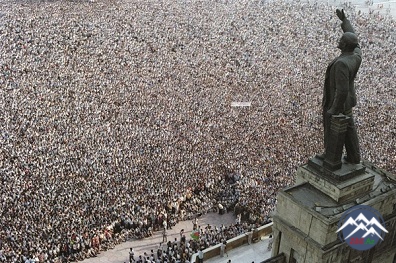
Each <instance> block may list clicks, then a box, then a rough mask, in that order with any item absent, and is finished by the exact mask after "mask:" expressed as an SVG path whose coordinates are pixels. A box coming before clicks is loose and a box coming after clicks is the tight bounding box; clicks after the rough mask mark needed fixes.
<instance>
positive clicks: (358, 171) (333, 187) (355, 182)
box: [296, 157, 374, 202]
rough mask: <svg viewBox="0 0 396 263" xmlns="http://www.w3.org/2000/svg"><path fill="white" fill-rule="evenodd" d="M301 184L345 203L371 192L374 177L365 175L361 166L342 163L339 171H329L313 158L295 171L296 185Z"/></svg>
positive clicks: (319, 160) (368, 174) (321, 161)
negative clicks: (304, 183) (308, 185)
mask: <svg viewBox="0 0 396 263" xmlns="http://www.w3.org/2000/svg"><path fill="white" fill-rule="evenodd" d="M303 182H308V183H310V184H311V185H312V186H314V187H315V188H317V189H320V191H322V192H323V193H324V194H326V195H327V196H329V197H330V198H332V199H333V200H335V201H336V202H345V201H348V200H350V199H353V198H356V197H357V196H360V195H363V194H365V193H368V192H369V191H371V190H372V188H373V185H374V175H373V174H370V173H366V172H365V167H364V166H363V165H362V164H349V163H343V164H342V167H341V169H339V170H336V171H329V170H327V169H326V168H324V167H323V160H321V159H319V158H317V157H314V158H312V159H310V160H309V162H308V165H304V166H301V167H299V168H298V170H297V176H296V183H297V184H299V183H303Z"/></svg>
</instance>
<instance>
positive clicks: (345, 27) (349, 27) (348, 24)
mask: <svg viewBox="0 0 396 263" xmlns="http://www.w3.org/2000/svg"><path fill="white" fill-rule="evenodd" d="M341 28H342V31H344V33H345V32H351V33H354V34H356V33H355V29H354V28H353V26H352V24H351V22H350V21H349V20H348V19H347V18H345V19H344V20H343V21H342V23H341ZM353 52H354V53H356V54H358V55H359V56H362V51H361V49H360V45H359V44H358V45H357V47H356V48H355V50H354V51H353Z"/></svg>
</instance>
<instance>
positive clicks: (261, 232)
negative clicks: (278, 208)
mask: <svg viewBox="0 0 396 263" xmlns="http://www.w3.org/2000/svg"><path fill="white" fill-rule="evenodd" d="M250 233H252V240H251V241H252V242H257V241H259V240H260V239H261V237H263V236H268V235H269V234H270V233H272V222H271V223H269V224H266V225H263V226H260V227H258V228H256V229H255V230H253V231H252V232H250ZM248 243H249V232H248V233H245V234H242V235H239V236H237V237H234V238H231V239H229V240H227V246H226V251H227V252H229V251H230V250H231V249H234V248H237V247H240V246H242V245H245V244H248ZM220 250H221V244H217V245H214V246H211V247H209V248H207V249H204V250H203V251H202V252H203V255H204V260H208V259H210V258H213V257H215V256H219V255H220ZM198 262H199V261H198V253H195V254H193V255H192V257H191V263H198Z"/></svg>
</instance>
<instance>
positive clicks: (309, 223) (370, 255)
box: [272, 158, 396, 263]
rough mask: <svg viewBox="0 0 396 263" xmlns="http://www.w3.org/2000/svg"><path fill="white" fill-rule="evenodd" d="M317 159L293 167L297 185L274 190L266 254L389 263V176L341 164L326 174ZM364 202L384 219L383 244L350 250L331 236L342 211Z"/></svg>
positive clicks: (394, 238)
mask: <svg viewBox="0 0 396 263" xmlns="http://www.w3.org/2000/svg"><path fill="white" fill-rule="evenodd" d="M323 166H324V165H323V161H321V160H319V159H317V158H313V159H312V160H310V162H309V163H308V164H306V165H303V166H301V167H299V168H298V171H297V176H296V177H297V184H296V185H294V186H292V187H289V188H286V189H284V190H282V191H280V192H279V194H278V200H277V206H276V211H275V213H274V215H273V223H274V224H273V233H274V243H273V250H272V256H273V257H274V256H276V255H279V254H281V253H283V254H284V255H285V262H296V263H303V262H305V263H322V262H323V263H344V262H378V263H392V262H393V258H394V256H395V252H396V233H395V232H396V231H395V229H396V198H395V196H396V187H395V184H394V181H392V180H390V178H392V176H393V175H390V174H389V173H386V172H385V171H382V170H380V169H378V168H376V167H374V166H373V165H371V164H368V163H366V162H363V163H361V164H359V165H349V164H346V163H342V167H341V169H340V170H337V171H333V172H332V173H333V174H332V175H330V176H328V175H326V172H325V171H327V169H325V167H323ZM357 204H364V205H368V206H371V207H373V208H374V209H376V210H378V211H379V212H380V213H381V214H382V216H383V217H384V219H385V224H386V229H387V230H388V231H389V233H388V234H386V236H385V238H384V241H383V242H382V243H380V244H377V245H376V246H375V247H374V248H372V249H370V250H367V251H363V252H362V251H357V250H353V249H352V248H350V247H349V246H348V245H347V244H345V242H341V240H340V239H339V238H338V236H337V233H336V231H337V228H338V222H339V220H340V218H341V216H342V214H343V212H345V211H346V210H348V209H349V208H351V207H353V206H355V205H357Z"/></svg>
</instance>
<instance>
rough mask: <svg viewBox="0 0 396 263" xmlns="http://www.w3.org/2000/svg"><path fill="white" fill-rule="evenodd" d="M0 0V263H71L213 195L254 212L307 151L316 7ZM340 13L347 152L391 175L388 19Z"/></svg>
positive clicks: (334, 28)
mask: <svg viewBox="0 0 396 263" xmlns="http://www.w3.org/2000/svg"><path fill="white" fill-rule="evenodd" d="M0 3H1V7H0V180H1V185H2V187H0V207H1V211H0V262H29V261H28V260H30V259H31V262H34V260H36V261H40V262H44V261H45V262H55V261H61V260H62V261H65V262H66V261H72V260H80V259H82V258H85V257H89V256H94V255H96V254H97V253H99V252H100V251H101V250H103V249H108V248H111V247H113V246H114V245H115V244H117V243H119V242H122V241H123V240H125V239H126V238H128V237H134V238H144V237H146V236H149V235H151V233H152V232H153V231H157V230H159V229H160V228H161V227H163V225H164V222H166V223H165V224H166V225H170V226H171V225H172V224H175V223H176V222H178V221H179V220H186V219H191V218H193V217H194V216H195V215H196V214H200V213H206V212H209V211H213V210H216V209H217V208H218V205H219V204H221V205H223V206H224V207H225V208H226V209H228V210H232V209H235V210H238V213H241V214H242V218H243V220H244V221H247V222H249V223H256V224H262V223H264V222H266V221H267V220H268V218H269V216H270V212H271V211H272V210H273V209H274V207H275V203H276V193H277V191H278V190H279V189H280V188H282V187H284V186H287V185H291V184H292V183H293V181H294V173H295V171H296V168H297V167H298V166H299V165H301V164H303V163H305V162H306V161H307V160H308V158H310V157H311V156H313V155H314V154H316V153H319V152H321V151H322V150H323V148H322V124H321V112H320V110H321V106H320V103H321V97H322V91H323V90H322V89H323V81H324V70H325V68H326V66H327V63H329V62H330V61H331V60H332V59H333V58H334V57H335V56H337V55H338V53H339V51H338V50H337V49H336V46H337V40H338V39H339V37H340V36H341V29H340V22H339V21H338V19H337V18H336V16H335V15H334V9H335V8H334V7H331V6H329V5H328V4H327V3H316V2H311V3H310V4H309V3H303V2H299V1H288V2H284V1H247V0H238V1H236V0H228V1H221V0H219V1H187V0H186V1H184V0H178V1H134V0H113V1H107V0H106V1H104V0H103V1H102V0H95V1H3V0H0ZM347 14H348V16H349V18H350V20H351V21H352V23H353V24H354V26H355V28H356V30H357V33H358V35H359V38H360V42H361V47H362V51H363V63H362V66H361V68H360V71H359V73H358V76H357V79H356V89H357V93H358V99H359V101H358V106H357V107H356V111H355V118H356V122H357V126H358V133H359V137H360V145H361V150H362V157H363V159H366V160H369V161H371V162H373V163H375V164H376V165H378V166H379V167H382V168H385V169H387V170H389V171H391V172H396V142H395V140H396V129H395V123H396V121H395V118H396V115H395V114H393V112H394V110H395V106H396V105H395V102H396V100H395V97H396V89H395V86H394V78H395V75H394V74H395V72H396V69H395V63H394V61H395V59H396V54H395V52H396V48H395V44H396V35H395V34H396V33H395V28H396V24H395V21H394V20H392V19H390V18H389V17H380V16H378V15H375V14H360V13H359V14H358V13H357V12H356V11H355V10H353V9H352V8H349V9H348V10H347ZM233 101H250V102H251V107H239V108H234V107H231V106H230V104H231V102H233ZM209 243H210V242H209Z"/></svg>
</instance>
